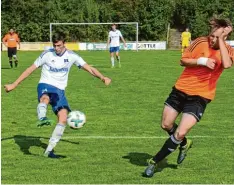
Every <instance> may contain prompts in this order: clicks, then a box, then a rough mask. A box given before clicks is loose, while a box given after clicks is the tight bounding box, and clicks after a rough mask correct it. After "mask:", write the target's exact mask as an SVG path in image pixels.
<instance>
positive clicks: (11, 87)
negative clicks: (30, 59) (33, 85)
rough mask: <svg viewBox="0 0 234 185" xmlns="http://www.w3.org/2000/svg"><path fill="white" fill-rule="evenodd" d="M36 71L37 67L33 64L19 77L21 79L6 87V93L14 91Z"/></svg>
mask: <svg viewBox="0 0 234 185" xmlns="http://www.w3.org/2000/svg"><path fill="white" fill-rule="evenodd" d="M36 69H37V67H36V65H35V64H32V65H31V66H30V67H29V68H27V69H26V70H25V71H24V72H23V73H22V74H21V75H20V76H19V78H18V79H17V80H16V81H15V82H14V83H12V84H6V85H4V88H5V91H6V92H10V91H12V90H14V89H15V88H16V87H17V86H18V85H19V84H20V83H21V82H22V81H23V80H24V79H26V78H27V77H28V76H29V75H30V74H31V73H32V72H33V71H35V70H36Z"/></svg>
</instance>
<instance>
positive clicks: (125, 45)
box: [120, 37, 127, 47]
mask: <svg viewBox="0 0 234 185" xmlns="http://www.w3.org/2000/svg"><path fill="white" fill-rule="evenodd" d="M120 38H121V40H122V41H123V43H124V47H127V44H126V41H125V40H124V38H123V37H120Z"/></svg>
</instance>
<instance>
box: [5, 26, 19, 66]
mask: <svg viewBox="0 0 234 185" xmlns="http://www.w3.org/2000/svg"><path fill="white" fill-rule="evenodd" d="M2 42H3V44H4V45H5V46H6V47H7V51H8V57H9V63H10V66H11V68H12V67H13V64H12V57H13V58H14V63H15V67H17V66H18V59H17V56H16V53H17V43H18V45H19V49H20V39H19V36H18V34H17V33H15V32H14V30H13V29H10V31H9V33H7V34H6V35H5V36H4V38H3V39H2Z"/></svg>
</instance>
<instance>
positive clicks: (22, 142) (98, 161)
mask: <svg viewBox="0 0 234 185" xmlns="http://www.w3.org/2000/svg"><path fill="white" fill-rule="evenodd" d="M39 54H40V52H19V53H18V57H19V60H20V62H19V67H18V68H17V69H8V67H9V65H8V60H7V56H6V55H7V54H6V52H2V70H1V72H2V74H1V75H2V132H1V134H2V154H1V155H2V156H1V157H2V183H4V184H94V183H95V184H160V183H165V184H170V183H177V184H179V183H187V184H189V183H193V184H201V183H202V184H205V183H209V184H219V183H224V184H228V183H229V184H230V183H234V173H233V171H234V142H233V139H234V134H233V132H234V106H233V105H234V80H233V79H234V69H233V68H232V69H229V70H226V71H224V73H223V74H222V76H221V79H220V80H219V82H218V87H217V94H216V99H215V100H214V101H213V102H211V103H210V104H209V105H208V107H207V110H206V113H205V115H204V117H203V119H202V121H201V122H200V123H198V124H197V125H196V126H195V127H194V128H193V129H192V131H191V132H190V133H189V135H188V137H190V138H192V139H193V141H194V145H193V148H192V149H191V150H190V151H189V154H188V157H187V158H186V160H185V161H184V162H183V164H181V165H179V166H177V165H176V159H177V155H178V150H177V151H175V152H174V153H173V154H172V155H171V156H169V157H168V158H167V160H164V161H163V162H162V163H161V164H160V169H159V170H158V172H157V173H156V174H155V176H154V177H153V178H151V179H149V178H144V177H142V172H143V171H144V169H145V167H146V160H147V159H148V158H150V157H151V156H152V155H154V154H155V153H156V152H157V151H158V150H159V149H160V147H161V146H162V144H163V143H164V141H165V139H166V137H167V134H166V133H165V132H164V131H162V130H161V128H160V119H161V112H162V109H163V103H164V100H165V99H166V98H167V96H168V94H169V93H170V91H171V87H172V86H173V85H174V83H175V81H176V79H177V78H178V76H179V75H180V73H181V71H182V70H183V67H181V66H180V65H179V59H180V52H179V51H140V52H127V51H122V52H121V63H122V68H121V69H119V68H118V67H117V68H115V69H111V68H110V61H109V54H108V52H80V53H79V54H80V55H81V56H82V57H83V58H84V59H85V60H86V61H87V62H88V63H89V64H92V65H94V66H95V67H97V69H99V70H100V71H101V72H102V73H103V74H105V75H107V76H109V77H111V78H112V80H113V82H112V84H111V86H109V87H106V86H105V85H104V84H103V83H102V82H101V81H100V80H98V79H96V78H94V77H92V76H90V75H89V74H88V73H87V72H85V71H82V70H78V69H77V68H76V67H75V66H74V67H73V68H72V69H71V72H70V76H69V83H68V87H67V91H66V96H67V98H68V101H69V104H70V106H71V108H72V109H78V110H81V111H83V112H84V113H85V114H86V116H87V123H86V125H85V126H84V127H83V128H82V129H80V130H72V129H70V128H69V127H67V128H66V130H65V133H64V137H63V140H62V141H61V142H60V143H59V144H58V145H57V147H56V148H55V151H56V154H60V155H63V156H66V158H63V159H58V160H56V159H48V158H44V157H43V156H42V154H43V152H44V148H45V147H46V144H47V143H48V138H49V137H50V135H51V133H52V131H53V128H54V126H51V127H43V128H40V129H39V128H37V127H36V121H37V115H36V107H37V91H36V88H37V83H38V81H39V78H40V69H38V70H37V71H36V72H35V73H33V74H32V75H31V76H30V77H29V78H28V79H26V80H25V81H24V82H23V83H22V84H21V85H19V87H18V88H17V89H16V90H15V91H13V92H11V93H9V94H6V93H5V92H4V90H3V85H4V84H6V83H9V82H13V81H14V80H15V79H16V78H17V77H18V76H19V75H20V74H21V73H22V72H23V71H24V70H25V69H26V68H27V66H29V65H31V64H32V63H33V62H34V60H35V59H36V58H37V57H38V56H39ZM48 117H51V118H54V119H55V118H56V117H55V116H54V115H53V113H52V111H51V108H49V110H48Z"/></svg>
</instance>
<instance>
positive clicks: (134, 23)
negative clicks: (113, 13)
mask: <svg viewBox="0 0 234 185" xmlns="http://www.w3.org/2000/svg"><path fill="white" fill-rule="evenodd" d="M103 24H105V25H108V24H109V25H111V24H133V25H136V50H137V51H138V47H137V46H138V22H116V23H83V22H82V23H67V22H65V23H58V22H57V23H50V42H52V26H53V25H103Z"/></svg>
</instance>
